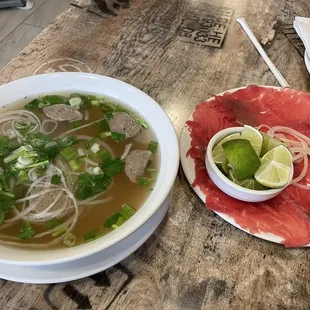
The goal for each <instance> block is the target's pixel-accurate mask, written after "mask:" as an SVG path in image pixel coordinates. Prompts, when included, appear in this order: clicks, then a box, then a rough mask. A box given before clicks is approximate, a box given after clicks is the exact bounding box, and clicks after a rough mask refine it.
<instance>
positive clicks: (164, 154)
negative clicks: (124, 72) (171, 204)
mask: <svg viewBox="0 0 310 310" xmlns="http://www.w3.org/2000/svg"><path fill="white" fill-rule="evenodd" d="M61 92H64V93H66V92H81V93H83V92H84V93H94V94H98V95H104V96H108V97H110V98H112V99H115V100H117V101H119V102H121V103H123V104H124V105H127V106H128V107H129V108H131V109H132V110H134V111H136V112H138V113H139V114H140V115H141V116H142V117H143V118H144V119H145V120H146V121H147V123H148V124H149V125H150V127H151V128H152V129H153V130H154V132H155V134H156V136H157V140H158V142H159V146H160V147H159V150H160V158H161V164H160V170H159V173H158V176H157V181H156V184H155V187H154V190H153V191H152V192H151V194H150V196H149V197H148V199H147V201H146V202H145V203H144V204H143V206H142V207H141V208H140V209H139V211H138V212H137V213H136V214H135V215H134V216H133V217H132V218H130V219H129V220H128V221H127V222H125V223H124V224H123V225H122V226H121V227H120V228H118V229H116V230H114V231H112V232H111V233H109V234H108V235H106V236H104V237H102V238H100V239H98V240H95V241H93V242H90V243H87V244H83V245H79V246H75V247H72V248H68V249H62V250H40V251H39V250H31V251H29V250H28V251H27V250H22V249H17V248H13V247H7V246H0V262H7V263H10V264H20V265H32V266H40V265H50V264H56V263H62V262H68V261H72V260H76V259H78V258H82V257H86V256H88V255H91V254H94V253H96V252H99V251H101V250H104V249H107V250H108V248H109V247H110V246H111V245H114V244H116V243H117V242H119V241H121V240H123V239H124V238H126V237H127V236H129V235H130V234H132V233H133V232H134V231H136V230H137V229H138V228H139V227H140V226H142V225H143V224H144V223H145V222H146V221H147V220H148V219H149V218H150V217H151V216H152V215H153V214H154V213H155V212H156V210H157V209H158V208H159V207H160V206H161V205H162V204H163V202H164V200H165V199H166V197H167V196H168V194H169V192H170V191H171V189H172V186H173V183H174V180H175V178H176V174H177V170H178V166H179V148H178V141H177V136H176V133H175V130H174V128H173V125H172V124H171V122H170V120H169V118H168V116H167V115H166V113H165V112H164V111H163V110H162V109H161V107H160V106H159V105H158V104H157V102H155V101H154V100H153V99H152V98H150V97H149V96H148V95H146V94H145V93H143V92H142V91H140V90H139V89H137V88H135V87H133V86H131V85H129V84H127V83H124V82H122V81H119V80H116V79H113V78H110V77H106V76H101V75H95V74H88V73H69V72H65V73H50V74H43V75H37V76H32V77H27V78H23V79H20V80H16V81H13V82H11V83H8V84H5V85H2V86H0V98H1V103H0V104H1V105H0V107H1V106H2V107H3V106H6V105H8V104H11V103H12V102H15V101H17V100H21V99H23V98H24V97H26V96H27V97H33V96H37V95H40V94H53V93H61Z"/></svg>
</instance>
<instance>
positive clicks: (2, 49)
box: [0, 24, 42, 68]
mask: <svg viewBox="0 0 310 310" xmlns="http://www.w3.org/2000/svg"><path fill="white" fill-rule="evenodd" d="M41 31H42V28H39V27H35V26H31V25H25V24H21V25H19V26H18V27H17V28H16V29H15V30H13V32H11V33H10V34H9V35H8V36H7V37H6V38H5V39H4V40H3V41H2V42H0V55H1V58H0V68H3V67H4V66H5V65H7V64H8V63H9V62H10V61H11V60H12V59H13V58H14V57H15V56H16V55H18V53H19V52H20V51H21V50H22V49H23V48H24V47H26V46H27V45H28V44H29V43H30V42H31V41H32V40H33V39H34V38H35V37H36V36H37V35H38V34H39V33H40V32H41Z"/></svg>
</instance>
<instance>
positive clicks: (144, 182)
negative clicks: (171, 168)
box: [137, 177, 154, 187]
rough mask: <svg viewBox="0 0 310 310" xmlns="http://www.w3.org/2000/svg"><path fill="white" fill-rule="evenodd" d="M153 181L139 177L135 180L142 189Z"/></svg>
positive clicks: (152, 179)
mask: <svg viewBox="0 0 310 310" xmlns="http://www.w3.org/2000/svg"><path fill="white" fill-rule="evenodd" d="M153 181H154V178H144V177H141V178H139V179H138V180H137V182H138V184H139V185H140V186H142V187H146V186H148V185H149V184H150V183H151V182H153Z"/></svg>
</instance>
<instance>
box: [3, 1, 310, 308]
mask: <svg viewBox="0 0 310 310" xmlns="http://www.w3.org/2000/svg"><path fill="white" fill-rule="evenodd" d="M96 2H98V3H99V2H100V1H96ZM129 2H130V3H129ZM100 7H101V10H100V9H98V7H97V5H96V4H95V3H94V2H91V1H90V0H77V1H76V2H75V3H74V4H72V5H71V6H70V7H69V8H68V9H67V10H66V11H65V12H64V13H63V14H61V15H60V16H59V17H58V19H57V20H56V21H55V22H54V23H53V24H52V25H50V26H49V27H48V28H46V29H45V30H44V31H43V32H42V33H41V34H40V35H39V36H38V37H37V38H36V39H35V40H34V41H33V42H32V43H31V44H30V45H29V46H28V47H26V48H25V49H24V50H23V51H22V53H21V54H20V55H19V56H18V57H16V58H15V59H14V60H13V61H12V62H11V63H10V64H9V65H8V66H7V67H5V68H4V69H3V70H2V71H1V74H0V83H6V82H8V81H11V80H14V79H18V78H21V77H24V76H29V75H33V74H38V73H43V72H52V71H86V72H93V73H99V74H104V75H109V76H112V77H115V78H118V79H121V80H124V81H126V82H128V83H130V84H132V85H134V86H136V87H138V88H140V89H141V90H143V91H144V92H146V93H148V94H149V95H150V96H151V97H153V98H154V99H155V100H157V102H158V103H159V104H160V105H161V106H162V107H163V109H164V110H165V111H166V112H167V113H168V115H169V117H170V118H171V120H172V122H173V123H174V126H175V128H176V130H177V132H178V134H180V131H181V129H182V126H183V124H184V122H185V121H186V119H187V118H188V116H189V115H190V113H191V111H192V110H193V108H194V106H195V105H196V104H197V103H199V102H201V101H203V100H204V99H207V98H209V97H210V95H211V94H213V93H219V92H222V91H224V90H227V89H231V88H235V87H239V86H243V85H247V84H251V83H252V84H262V85H278V84H277V82H276V80H275V78H274V77H273V75H272V74H271V73H270V71H269V70H268V69H267V67H266V65H265V63H264V62H263V60H262V59H261V58H260V56H259V55H258V53H257V52H256V50H255V49H254V48H253V46H252V45H251V43H250V42H249V40H248V39H247V37H246V36H245V34H244V33H243V31H242V29H241V28H240V26H239V25H238V24H237V23H236V22H235V18H237V17H245V18H246V19H247V22H248V23H249V25H250V26H251V27H252V29H253V31H254V33H255V34H256V36H257V38H258V39H260V40H261V41H263V42H265V43H266V45H265V49H266V51H267V53H268V55H269V56H270V58H271V59H272V61H274V63H275V65H276V66H277V67H278V68H279V70H280V71H281V72H282V74H283V75H284V76H285V78H286V79H287V81H288V82H289V84H290V85H291V87H293V88H296V89H300V90H304V91H307V90H308V91H310V75H309V74H308V72H307V71H306V69H305V66H304V61H303V48H302V45H301V44H300V41H298V40H297V35H296V34H295V33H294V30H293V28H292V21H293V19H294V16H296V15H299V16H310V2H309V0H294V1H291V0H274V1H268V0H256V1H251V0H244V1H241V0H236V1H224V0H218V1H215V0H213V1H212V0H200V1H198V0H187V1H185V0H169V1H164V0H148V1H143V0H132V1H127V0H117V1H114V3H111V2H110V1H109V2H108V4H107V3H105V2H100ZM210 14H211V15H212V14H213V17H214V16H216V18H220V20H217V21H218V23H219V24H221V25H220V26H216V25H215V27H218V28H217V29H220V28H221V29H220V31H219V34H218V35H216V34H215V33H213V37H215V38H216V37H217V36H218V37H220V38H221V37H222V35H223V33H225V29H226V30H227V33H226V38H225V40H224V42H223V43H222V46H221V47H210V46H207V45H206V44H211V45H212V44H213V45H219V44H220V41H221V40H215V39H213V40H212V33H210V32H208V29H209V28H208V26H206V24H208V23H212V21H210V20H209V21H208V19H211V20H212V18H213V17H212V16H210ZM208 15H209V17H208ZM229 20H230V23H229ZM213 23H214V20H213ZM224 26H225V27H226V28H225V27H224ZM192 29H196V30H197V31H196V32H195V36H194V32H193V30H192ZM204 38H206V39H204ZM309 267H310V252H309V250H308V249H285V248H284V247H283V246H281V245H277V244H273V243H270V242H266V241H263V240H260V239H258V238H255V237H252V236H250V235H248V234H246V233H244V232H242V231H240V230H238V229H236V228H234V227H233V226H231V225H229V224H228V223H226V222H224V221H223V220H222V219H220V218H219V217H218V216H216V215H215V214H214V213H213V212H211V211H208V210H206V208H205V206H204V204H203V203H202V202H201V201H200V200H199V199H198V198H197V196H196V195H195V194H194V192H193V191H192V189H191V187H190V186H189V184H188V183H187V181H186V179H185V177H184V175H183V173H182V171H181V169H180V171H179V174H178V177H177V180H176V182H175V187H174V194H173V200H172V203H171V206H170V209H169V211H168V214H167V216H166V217H165V219H164V221H163V222H162V224H161V225H160V226H159V228H158V229H157V230H156V232H155V234H154V235H153V236H152V237H151V238H150V239H149V240H148V241H147V242H146V243H145V244H144V245H143V246H142V247H141V248H140V249H139V250H138V251H136V252H135V253H134V254H132V255H131V256H130V257H128V258H127V259H126V260H125V261H123V262H122V263H120V264H118V265H116V266H115V267H112V268H110V269H109V270H107V271H105V272H102V273H100V274H97V275H94V276H92V277H89V278H86V279H83V280H79V281H74V282H71V283H65V284H57V285H26V284H18V283H12V282H8V281H4V280H0V285H1V293H0V309H29V310H30V309H32V310H34V309H52V310H54V309H169V310H170V309H283V310H284V309H310V299H309V296H310V273H309Z"/></svg>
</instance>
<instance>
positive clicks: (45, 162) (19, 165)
mask: <svg viewBox="0 0 310 310" xmlns="http://www.w3.org/2000/svg"><path fill="white" fill-rule="evenodd" d="M48 164H49V161H48V160H44V161H41V162H39V163H35V164H32V165H27V166H25V165H21V164H19V163H16V164H15V168H16V169H18V170H23V169H30V168H35V167H44V166H45V165H48Z"/></svg>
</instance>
